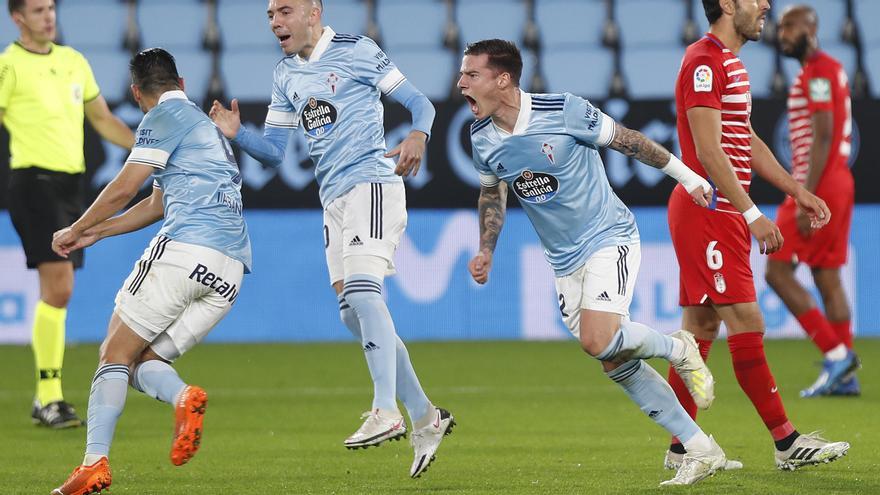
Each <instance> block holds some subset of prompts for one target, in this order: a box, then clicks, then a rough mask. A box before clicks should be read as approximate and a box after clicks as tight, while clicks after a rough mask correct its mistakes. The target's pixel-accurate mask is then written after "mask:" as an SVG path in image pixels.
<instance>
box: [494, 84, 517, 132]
mask: <svg viewBox="0 0 880 495" xmlns="http://www.w3.org/2000/svg"><path fill="white" fill-rule="evenodd" d="M521 108H522V95H521V93H520V90H519V88H513V89H512V90H509V91H505V92H503V93H501V105H500V106H499V107H498V110H496V111H495V113H493V114H492V123H494V124H495V125H497V126H498V127H500V128H501V130H503V131H505V132H507V133H510V134H513V129H514V128H515V127H516V121H517V120H518V119H519V112H520V109H521Z"/></svg>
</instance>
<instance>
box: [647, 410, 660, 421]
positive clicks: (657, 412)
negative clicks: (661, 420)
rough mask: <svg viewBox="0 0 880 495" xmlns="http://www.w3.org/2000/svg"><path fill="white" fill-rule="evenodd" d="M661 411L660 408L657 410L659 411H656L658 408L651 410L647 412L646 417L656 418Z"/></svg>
mask: <svg viewBox="0 0 880 495" xmlns="http://www.w3.org/2000/svg"><path fill="white" fill-rule="evenodd" d="M662 412H663V410H662V409H661V410H659V411H658V410H654V411H651V412H649V413H648V417H649V418H651V419H654V418H656V417H657V416H659V415H660V413H662Z"/></svg>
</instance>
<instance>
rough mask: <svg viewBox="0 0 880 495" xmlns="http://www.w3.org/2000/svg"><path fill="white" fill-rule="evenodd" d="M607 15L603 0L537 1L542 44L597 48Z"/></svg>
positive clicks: (537, 17) (546, 45)
mask: <svg viewBox="0 0 880 495" xmlns="http://www.w3.org/2000/svg"><path fill="white" fill-rule="evenodd" d="M607 17H608V13H607V9H606V7H605V2H603V1H601V0H538V1H537V2H536V3H535V21H536V22H537V23H538V33H539V35H540V36H541V45H542V46H543V48H544V49H545V50H548V49H550V50H552V49H556V48H574V47H583V46H589V47H598V46H599V45H600V44H601V42H602V29H603V27H604V26H605V21H606V19H607Z"/></svg>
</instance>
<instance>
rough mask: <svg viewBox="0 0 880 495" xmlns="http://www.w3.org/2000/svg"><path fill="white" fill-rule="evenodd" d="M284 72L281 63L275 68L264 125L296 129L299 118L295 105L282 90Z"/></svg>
mask: <svg viewBox="0 0 880 495" xmlns="http://www.w3.org/2000/svg"><path fill="white" fill-rule="evenodd" d="M283 79H284V73H283V68H282V65H281V64H279V65H278V67H276V68H275V73H274V76H273V82H272V102H271V103H269V112H268V113H267V114H266V125H267V126H269V127H280V128H282V129H296V128H297V127H299V120H298V119H297V116H296V107H294V106H293V104H292V103H291V102H290V98H288V97H287V94H286V93H285V92H284V81H283Z"/></svg>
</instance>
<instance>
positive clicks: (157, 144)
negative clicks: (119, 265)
mask: <svg viewBox="0 0 880 495" xmlns="http://www.w3.org/2000/svg"><path fill="white" fill-rule="evenodd" d="M131 79H132V93H133V95H134V99H135V101H137V103H138V105H139V106H140V108H141V110H143V111H144V113H146V115H145V116H144V119H143V121H142V122H141V124H140V126H139V127H138V129H137V138H138V139H137V142H136V143H135V146H134V149H133V150H132V152H131V155H130V156H129V157H128V159H127V160H126V164H125V167H124V168H123V169H122V171H120V172H119V174H118V175H117V176H116V178H114V179H113V181H112V182H110V184H108V185H107V187H106V188H105V189H104V190H103V191H102V192H101V194H100V196H98V199H96V200H95V202H94V204H92V206H91V207H89V209H88V210H87V211H86V212H85V213H84V214H83V216H82V217H80V219H79V220H77V221H76V222H75V223H74V224H73V225H71V226H70V227H68V228H65V229H63V230H60V231H58V232H56V233H55V239H54V241H53V242H52V249H54V250H55V252H56V253H57V254H58V255H59V256H63V257H67V256H69V255H70V254H71V253H72V252H74V251H76V250H78V249H82V248H84V247H86V246H90V245H92V244H94V243H95V242H97V241H98V240H100V239H103V238H105V237H109V236H114V235H119V234H124V233H126V232H132V231H135V230H138V229H141V228H144V227H146V226H148V225H151V224H153V223H155V222H156V221H158V220H159V219H161V218H163V216H164V218H165V221H164V223H163V225H162V228H161V229H160V230H159V233H158V234H157V236H156V237H155V238H154V239H153V240H152V242H150V245H149V246H148V247H147V249H146V250H145V251H144V254H143V256H142V257H141V259H140V260H139V261H138V262H137V263H136V264H135V266H134V270H133V271H132V272H131V274H130V275H129V276H128V278H127V279H126V280H125V283H124V284H123V286H122V288H121V289H120V290H119V293H118V294H117V295H116V308H115V310H114V311H113V316H112V317H111V318H110V326H109V328H108V330H107V338H106V339H105V340H104V343H103V344H102V345H101V355H100V366H99V367H98V371H97V372H96V373H95V377H94V379H93V381H92V389H91V393H90V395H89V416H88V417H89V420H88V425H87V426H88V433H87V436H86V442H87V443H86V454H85V458H84V459H83V462H82V465H81V466H79V467H77V468H76V469H75V470H74V471H73V473H72V474H71V475H70V478H68V480H67V481H66V482H65V483H64V484H63V485H62V486H61V487H59V488H57V489H55V490H54V491H53V492H52V494H53V495H82V494H86V493H98V492H100V491H102V490H103V489H105V488H107V487H109V486H110V482H111V476H110V465H109V462H108V455H109V452H110V444H111V442H112V440H113V432H114V430H115V429H116V422H117V421H118V419H119V416H120V414H122V409H123V407H124V406H125V396H126V391H127V389H128V385H129V382H130V383H131V385H132V387H134V388H135V389H137V390H139V391H141V392H143V393H145V394H146V395H149V396H150V397H154V398H156V399H158V400H160V401H162V402H165V403H168V404H171V405H173V406H174V407H175V408H176V409H175V415H176V424H175V427H174V440H173V442H172V446H171V462H172V463H173V464H174V465H176V466H180V465H182V464H184V463H186V462H187V461H189V460H190V459H191V458H192V456H193V455H195V453H196V451H197V450H198V448H199V445H200V443H201V436H202V419H203V416H204V414H205V406H206V405H207V400H208V397H207V394H206V393H205V391H204V390H203V389H202V388H200V387H197V386H191V385H187V384H185V383H184V382H183V381H182V380H181V379H180V377H179V376H178V375H177V372H176V371H175V370H174V368H172V367H171V364H170V363H171V362H173V361H174V360H175V359H177V358H179V357H180V356H181V355H182V354H183V353H185V352H186V351H188V350H189V349H191V348H192V347H193V346H194V345H196V344H197V343H198V342H200V341H201V340H202V339H203V338H204V337H205V336H206V335H207V334H208V332H210V331H211V329H212V328H214V326H215V325H216V324H217V323H218V322H219V321H220V320H221V319H222V318H223V317H224V316H225V315H226V313H228V312H229V310H230V309H231V308H232V304H233V303H234V302H235V300H236V298H237V297H238V294H239V291H240V288H241V279H242V276H243V275H244V273H245V272H247V271H249V270H250V265H251V245H250V240H249V239H248V233H247V226H246V225H245V222H244V218H243V217H242V205H241V191H240V189H241V175H240V174H239V172H238V166H237V165H236V163H235V158H234V156H233V154H232V148H231V146H230V144H229V142H228V141H227V140H226V138H225V137H223V135H222V134H221V133H220V130H219V129H217V127H216V126H215V125H214V123H213V122H211V119H209V118H208V116H207V115H205V114H204V112H202V111H201V110H200V109H199V107H198V106H196V105H195V104H194V103H192V102H190V101H189V100H188V99H187V97H186V94H184V92H183V80H182V79H180V77H179V76H178V73H177V67H176V65H175V63H174V58H173V57H172V56H171V55H170V54H169V53H168V52H166V51H165V50H162V49H160V48H152V49H148V50H144V51H142V52H140V53H138V54H137V55H135V57H134V58H133V59H132V61H131ZM151 175H152V176H153V179H154V183H153V185H154V187H153V192H152V195H151V196H150V197H148V198H146V199H144V200H142V201H141V202H139V203H138V204H136V205H135V206H133V207H131V208H130V209H128V211H126V212H125V213H124V214H122V215H119V216H117V217H114V218H111V216H112V215H113V214H115V213H116V212H117V211H119V210H120V209H122V208H124V207H125V205H127V204H128V203H129V201H131V199H132V198H133V197H134V196H135V194H136V193H137V191H138V189H139V188H140V187H141V185H142V184H143V183H144V182H145V181H146V180H147V179H148V178H149V177H150V176H151Z"/></svg>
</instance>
